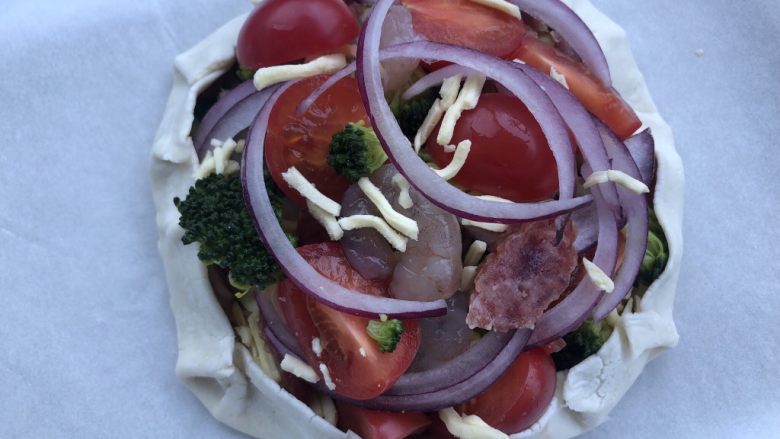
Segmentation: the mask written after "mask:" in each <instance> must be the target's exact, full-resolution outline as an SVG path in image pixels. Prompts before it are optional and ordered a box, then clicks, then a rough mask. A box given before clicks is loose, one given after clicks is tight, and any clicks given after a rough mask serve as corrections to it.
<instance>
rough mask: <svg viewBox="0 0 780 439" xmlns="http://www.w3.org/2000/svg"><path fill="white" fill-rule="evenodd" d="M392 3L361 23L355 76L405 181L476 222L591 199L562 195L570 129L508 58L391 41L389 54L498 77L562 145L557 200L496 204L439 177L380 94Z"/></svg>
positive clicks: (545, 212)
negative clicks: (386, 26)
mask: <svg viewBox="0 0 780 439" xmlns="http://www.w3.org/2000/svg"><path fill="white" fill-rule="evenodd" d="M392 3H393V2H392V0H380V1H379V2H377V4H376V6H375V7H374V9H373V11H372V14H371V16H370V17H369V19H368V20H367V23H366V25H365V26H364V27H363V30H362V32H361V35H360V39H359V41H358V59H357V77H358V85H359V87H360V89H361V96H362V98H363V101H364V105H365V106H366V109H367V110H368V114H369V117H370V118H371V122H372V125H373V126H374V129H375V131H376V134H377V137H378V138H379V140H380V142H381V143H382V146H383V147H384V148H385V151H386V152H387V153H388V156H390V158H391V160H392V161H393V163H394V164H395V166H396V168H398V170H399V171H400V172H401V173H402V174H404V175H405V176H406V178H407V179H408V180H409V182H410V183H411V184H412V185H414V186H415V187H416V188H417V190H419V191H420V192H421V193H422V194H423V195H424V196H425V197H426V198H428V199H429V200H430V201H431V202H433V203H434V204H436V205H438V206H439V207H441V208H442V209H445V210H447V211H449V212H451V213H454V214H455V215H457V216H459V217H462V218H468V219H472V220H477V221H488V222H500V223H514V222H521V221H526V220H532V219H540V218H546V217H551V216H556V215H559V214H561V213H564V212H568V211H571V210H574V209H576V208H578V207H581V206H583V205H585V204H587V203H589V202H590V201H591V200H592V198H591V197H589V196H585V197H578V198H575V199H565V198H564V196H565V195H566V194H567V193H568V192H569V191H572V192H573V181H574V175H575V173H574V171H573V170H572V169H571V168H572V166H573V164H572V163H569V162H566V161H564V160H563V159H564V158H565V157H566V154H567V153H566V152H565V151H563V150H564V149H565V148H560V147H561V146H562V145H568V144H569V141H568V134H567V132H566V129H565V128H564V126H563V121H562V119H561V117H560V115H559V114H558V113H557V111H555V108H554V107H553V105H552V103H551V102H550V100H549V98H548V97H547V96H546V95H545V94H544V92H543V91H542V90H541V89H540V88H539V87H538V86H536V84H535V83H533V81H531V80H530V78H528V77H527V76H526V75H518V74H516V70H515V69H513V68H512V67H511V65H510V64H509V63H508V62H506V61H502V60H499V59H497V58H494V57H492V56H489V55H486V54H483V53H481V52H477V51H473V50H470V49H464V48H460V47H455V46H449V45H445V44H437V43H431V42H414V43H406V44H401V45H397V46H393V47H391V48H388V49H386V51H387V52H388V53H387V55H388V56H391V57H392V56H396V57H409V58H432V59H438V60H444V61H450V62H453V63H455V64H459V65H462V66H464V67H467V68H471V69H473V70H475V71H478V72H481V73H484V74H486V75H487V76H490V77H492V78H493V79H496V80H498V81H499V82H501V83H502V84H503V85H504V86H506V87H507V88H508V89H509V90H510V91H511V92H512V93H513V94H515V95H516V96H518V97H519V98H520V99H521V100H522V101H523V102H524V103H525V104H526V106H527V107H528V109H529V111H530V112H531V114H532V115H533V116H534V117H535V118H536V119H537V121H538V122H539V123H540V126H541V127H542V130H543V132H544V133H545V136H546V137H547V139H548V144H549V145H551V147H552V148H556V149H558V148H560V151H559V153H560V154H559V156H560V158H561V160H562V161H561V162H559V163H558V173H559V180H560V184H559V186H560V190H561V194H562V196H561V199H560V200H556V201H546V202H541V203H500V202H495V201H489V200H482V199H479V198H476V197H473V196H471V195H468V194H465V193H463V192H461V191H460V190H458V189H457V188H455V187H453V186H451V185H450V184H448V183H447V182H446V181H444V180H442V179H440V178H437V176H436V175H435V173H434V172H433V171H432V170H431V169H430V168H429V167H428V166H427V165H426V164H424V163H423V162H422V161H421V160H420V159H419V157H417V155H416V154H415V153H414V150H413V149H412V148H411V145H410V143H409V141H408V139H406V137H405V136H404V135H403V133H402V132H401V129H400V127H399V126H398V123H397V122H396V120H395V118H394V116H393V114H392V111H391V110H390V107H389V105H388V104H387V102H386V101H385V98H384V91H383V87H382V81H381V75H380V71H379V60H380V55H379V39H380V37H381V35H380V33H381V28H382V21H383V20H384V17H385V16H386V14H387V11H388V9H389V7H390V6H391V5H392ZM568 154H571V151H568ZM556 159H559V157H556ZM423 182H424V184H423Z"/></svg>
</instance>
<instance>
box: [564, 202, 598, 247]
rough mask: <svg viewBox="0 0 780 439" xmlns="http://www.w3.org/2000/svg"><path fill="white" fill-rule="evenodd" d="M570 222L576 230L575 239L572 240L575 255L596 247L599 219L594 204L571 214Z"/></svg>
mask: <svg viewBox="0 0 780 439" xmlns="http://www.w3.org/2000/svg"><path fill="white" fill-rule="evenodd" d="M571 220H572V222H574V227H575V228H576V230H577V239H575V240H574V249H575V250H576V251H577V253H582V252H584V251H585V250H587V249H589V248H591V247H593V246H594V245H596V242H597V241H598V239H599V217H598V211H597V210H596V204H595V203H594V204H591V205H590V206H588V207H585V208H582V209H579V210H576V211H574V212H572V214H571Z"/></svg>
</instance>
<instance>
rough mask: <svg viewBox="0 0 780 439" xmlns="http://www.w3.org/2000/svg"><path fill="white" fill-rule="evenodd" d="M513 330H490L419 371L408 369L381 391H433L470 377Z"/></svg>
mask: <svg viewBox="0 0 780 439" xmlns="http://www.w3.org/2000/svg"><path fill="white" fill-rule="evenodd" d="M513 335H514V333H513V332H495V331H491V332H489V333H487V334H485V336H484V337H482V338H481V339H480V340H479V341H478V342H477V343H476V344H475V345H474V346H472V347H470V348H469V349H468V350H467V351H466V352H464V353H462V354H460V355H458V356H457V357H455V358H453V359H452V360H450V361H449V362H447V363H445V364H443V365H441V366H439V367H436V368H433V369H430V370H426V371H422V372H408V373H405V374H404V375H402V376H401V378H399V379H398V381H396V383H395V384H394V385H393V387H391V388H390V389H389V390H388V391H387V392H385V393H384V394H383V395H388V396H391V395H393V396H403V395H417V394H420V393H431V392H436V391H439V390H442V389H446V388H448V387H451V386H454V385H455V384H458V383H460V382H463V381H465V380H467V379H468V378H470V377H472V376H473V375H474V374H476V373H477V372H478V371H480V370H482V369H484V368H485V366H487V365H488V364H489V363H490V362H491V361H492V360H493V359H494V358H496V356H497V355H498V354H499V353H500V352H501V351H502V350H503V349H504V348H505V347H506V345H507V343H509V342H510V340H511V339H512V336H513Z"/></svg>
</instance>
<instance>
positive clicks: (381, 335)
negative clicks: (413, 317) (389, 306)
mask: <svg viewBox="0 0 780 439" xmlns="http://www.w3.org/2000/svg"><path fill="white" fill-rule="evenodd" d="M366 331H367V332H368V335H369V337H371V338H373V339H374V340H376V342H377V343H379V349H380V350H381V351H382V352H393V351H394V350H395V345H397V344H398V341H399V340H401V334H403V333H404V323H403V322H402V321H400V320H398V319H391V320H385V321H380V320H371V321H370V322H368V326H366Z"/></svg>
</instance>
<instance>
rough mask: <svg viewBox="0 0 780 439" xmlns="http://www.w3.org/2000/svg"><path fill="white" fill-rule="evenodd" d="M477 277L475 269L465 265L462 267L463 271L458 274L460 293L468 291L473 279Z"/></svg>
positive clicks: (472, 266)
mask: <svg viewBox="0 0 780 439" xmlns="http://www.w3.org/2000/svg"><path fill="white" fill-rule="evenodd" d="M476 277H477V267H476V266H474V265H467V266H465V267H463V271H462V272H461V274H460V291H468V290H470V289H471V286H472V285H474V278H476Z"/></svg>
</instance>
